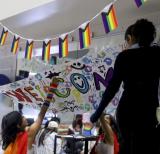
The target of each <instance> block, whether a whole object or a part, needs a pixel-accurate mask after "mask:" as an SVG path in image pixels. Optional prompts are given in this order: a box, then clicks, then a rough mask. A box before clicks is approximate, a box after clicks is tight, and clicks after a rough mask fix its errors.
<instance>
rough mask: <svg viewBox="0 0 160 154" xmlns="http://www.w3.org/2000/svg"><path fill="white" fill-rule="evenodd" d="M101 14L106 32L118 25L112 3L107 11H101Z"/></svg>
mask: <svg viewBox="0 0 160 154" xmlns="http://www.w3.org/2000/svg"><path fill="white" fill-rule="evenodd" d="M101 15H102V20H103V24H104V28H105V31H106V33H109V32H110V31H112V30H115V29H116V28H117V27H118V22H117V18H116V14H115V9H114V6H113V5H111V7H110V8H109V11H108V12H102V14H101Z"/></svg>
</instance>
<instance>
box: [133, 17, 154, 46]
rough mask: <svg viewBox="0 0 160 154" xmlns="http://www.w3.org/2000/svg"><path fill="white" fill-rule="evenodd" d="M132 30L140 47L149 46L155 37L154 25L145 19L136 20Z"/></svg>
mask: <svg viewBox="0 0 160 154" xmlns="http://www.w3.org/2000/svg"><path fill="white" fill-rule="evenodd" d="M132 32H133V36H134V37H135V40H136V42H137V43H138V44H139V46H140V47H145V46H150V44H151V43H152V42H153V41H154V39H155V37H156V29H155V26H154V25H153V23H152V22H150V21H148V20H147V19H140V20H137V21H136V23H135V24H134V28H133V31H132Z"/></svg>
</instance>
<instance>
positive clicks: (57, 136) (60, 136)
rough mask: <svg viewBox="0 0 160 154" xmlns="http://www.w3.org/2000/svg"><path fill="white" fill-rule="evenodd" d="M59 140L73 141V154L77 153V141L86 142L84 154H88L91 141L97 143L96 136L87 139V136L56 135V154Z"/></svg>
mask: <svg viewBox="0 0 160 154" xmlns="http://www.w3.org/2000/svg"><path fill="white" fill-rule="evenodd" d="M57 138H61V139H66V140H72V143H73V144H72V149H71V151H72V153H71V154H74V151H75V143H76V142H77V141H83V142H85V145H84V154H88V142H89V141H96V139H97V137H96V136H90V137H85V136H72V135H56V136H55V140H54V154H56V147H57Z"/></svg>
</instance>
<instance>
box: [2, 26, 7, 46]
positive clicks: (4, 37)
mask: <svg viewBox="0 0 160 154" xmlns="http://www.w3.org/2000/svg"><path fill="white" fill-rule="evenodd" d="M7 35H8V30H5V28H3V30H2V34H1V39H0V45H4V43H5V41H6V38H7Z"/></svg>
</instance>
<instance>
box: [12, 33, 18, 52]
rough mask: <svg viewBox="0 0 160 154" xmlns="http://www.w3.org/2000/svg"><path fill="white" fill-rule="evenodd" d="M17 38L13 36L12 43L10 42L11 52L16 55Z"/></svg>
mask: <svg viewBox="0 0 160 154" xmlns="http://www.w3.org/2000/svg"><path fill="white" fill-rule="evenodd" d="M19 39H20V38H19V37H16V36H14V38H13V42H12V47H11V52H12V53H14V54H16V53H17V50H18V45H19Z"/></svg>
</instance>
